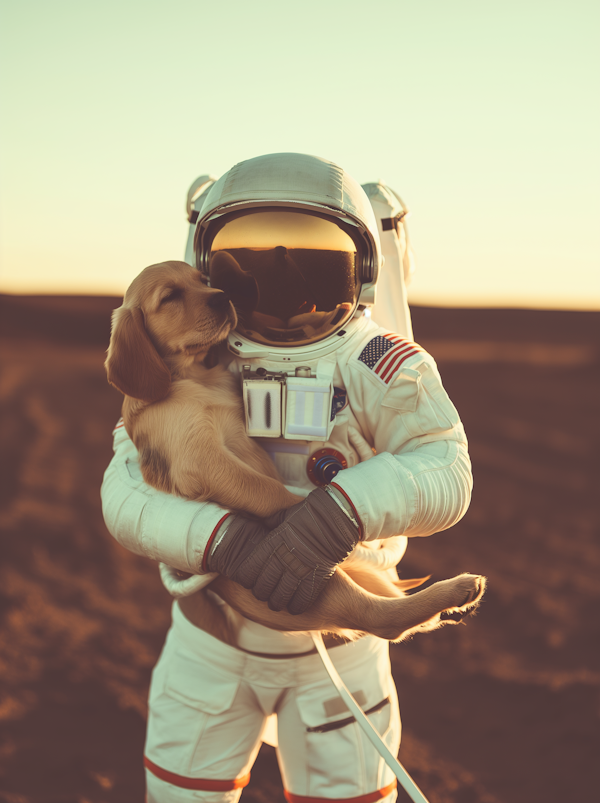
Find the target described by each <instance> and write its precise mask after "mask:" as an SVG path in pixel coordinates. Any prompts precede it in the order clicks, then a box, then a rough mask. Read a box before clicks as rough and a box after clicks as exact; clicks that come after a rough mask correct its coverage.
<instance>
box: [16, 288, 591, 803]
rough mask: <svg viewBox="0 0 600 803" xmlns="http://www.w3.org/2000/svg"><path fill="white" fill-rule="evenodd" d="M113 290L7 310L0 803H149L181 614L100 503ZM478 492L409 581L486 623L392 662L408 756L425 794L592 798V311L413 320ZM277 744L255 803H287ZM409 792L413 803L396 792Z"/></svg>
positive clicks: (447, 800)
mask: <svg viewBox="0 0 600 803" xmlns="http://www.w3.org/2000/svg"><path fill="white" fill-rule="evenodd" d="M118 304H119V300H118V299H116V298H108V297H93V298H92V297H68V298H67V297H18V296H2V297H0V356H1V373H0V404H1V411H2V416H1V423H0V427H1V454H2V475H1V479H2V481H1V483H0V495H1V509H0V527H1V531H2V561H1V564H0V601H1V606H2V628H1V631H0V645H1V648H0V681H1V696H0V718H1V720H2V729H1V733H2V736H1V742H0V801H3V803H138V802H139V803H141V802H142V801H143V796H144V792H143V773H142V765H141V757H142V745H143V735H144V721H145V697H146V692H147V687H148V682H149V676H150V671H151V668H152V666H153V664H154V662H155V660H156V658H157V656H158V653H159V651H160V648H161V644H162V641H163V638H164V634H165V631H166V629H167V627H168V622H169V609H170V604H171V603H170V599H169V597H168V595H167V593H166V592H165V591H164V589H163V588H162V586H161V583H160V580H159V577H158V572H157V569H156V566H155V565H154V564H153V563H152V562H151V561H149V560H146V559H144V558H141V557H137V556H135V555H132V554H130V553H128V552H126V551H125V550H124V549H123V548H122V547H121V546H119V545H118V544H117V543H116V542H115V541H114V540H113V539H112V538H111V536H110V535H109V534H108V532H107V531H106V528H105V526H104V523H103V520H102V515H101V509H100V499H99V489H100V484H101V481H102V474H103V471H104V469H105V467H106V465H107V464H108V462H109V460H110V457H111V440H112V438H111V430H112V427H113V425H114V423H115V422H116V420H117V419H118V417H119V410H120V405H121V398H120V396H119V394H118V393H117V392H116V391H115V390H114V389H112V388H110V387H109V386H108V385H107V383H106V379H105V375H104V370H103V359H104V352H105V349H106V347H107V344H108V336H109V317H110V310H111V309H113V308H114V307H116V306H118ZM413 322H414V328H415V338H416V340H417V341H418V342H420V343H422V344H423V345H424V346H425V347H426V348H428V349H429V350H430V351H431V352H432V353H433V355H434V356H435V357H436V359H437V361H438V364H439V367H440V370H441V373H442V376H443V378H444V382H445V385H446V388H447V390H448V392H449V394H450V396H451V398H452V399H453V400H454V402H455V403H456V406H457V407H458V409H459V411H460V413H461V415H462V418H463V420H464V422H465V426H466V429H467V433H468V435H469V439H470V445H471V454H472V458H473V466H474V476H475V488H474V494H473V501H472V505H471V508H470V510H469V512H468V513H467V515H466V517H465V518H464V519H463V521H461V522H460V523H459V524H458V525H457V526H456V527H454V528H453V529H452V530H450V531H448V532H445V533H441V534H438V535H435V536H432V537H431V538H427V539H413V540H412V541H411V543H410V545H409V549H408V552H407V555H406V558H405V560H404V561H403V562H402V564H401V566H400V571H401V575H402V576H403V577H411V576H423V575H425V574H431V575H432V581H433V580H438V579H443V578H445V577H450V576H452V575H454V574H456V573H458V572H461V571H471V572H476V573H481V574H485V575H486V576H487V577H488V578H489V590H488V592H487V594H486V597H485V600H484V602H483V604H482V605H481V608H480V611H479V613H478V615H477V616H476V617H475V618H472V619H470V620H468V621H467V623H466V624H463V625H460V626H457V627H447V628H445V629H443V630H441V631H439V632H436V633H432V634H426V635H420V636H417V637H415V638H414V639H413V640H411V641H409V642H407V643H404V644H401V645H395V646H393V647H392V660H393V667H394V673H395V677H396V681H397V685H398V689H399V695H400V701H401V710H402V715H403V727H404V733H403V741H402V746H401V750H400V760H401V761H402V762H403V763H404V764H405V766H406V767H407V769H408V770H409V772H410V773H411V774H412V775H413V777H414V778H415V780H416V781H417V783H418V784H419V785H420V786H421V788H422V789H423V791H424V792H425V794H426V795H427V796H428V798H429V800H430V802H431V803H451V802H452V803H572V802H573V803H574V802H575V801H577V802H578V803H593V801H597V800H600V761H599V760H598V757H599V756H600V727H599V725H600V722H599V719H600V696H599V692H600V662H599V660H598V659H599V656H600V637H599V636H600V626H599V620H600V617H599V613H598V611H599V607H600V544H599V542H598V529H599V527H598V525H599V518H600V517H599V515H598V508H599V501H598V499H599V492H598V487H599V483H598V480H599V478H600V477H599V474H600V472H599V469H598V466H599V464H600V461H599V460H598V451H599V447H600V444H599V441H598V435H599V432H600V428H599V425H598V422H599V417H600V375H599V367H600V313H585V312H557V311H556V312H554V311H549V312H546V311H528V310H520V311H519V310H457V309H453V310H444V309H432V308H419V307H416V308H414V309H413ZM283 800H284V798H283V791H282V787H281V782H280V779H279V773H278V770H277V764H276V759H275V754H274V750H273V749H272V748H268V747H263V749H262V751H261V753H260V756H259V759H258V761H257V763H256V765H255V768H254V771H253V775H252V781H251V784H250V786H249V787H248V788H247V789H246V790H245V791H244V793H243V796H242V801H243V803H250V801H255V802H256V803H283ZM407 800H408V797H407V796H406V795H405V794H404V792H402V791H401V792H400V793H399V801H402V803H405V802H406V801H407Z"/></svg>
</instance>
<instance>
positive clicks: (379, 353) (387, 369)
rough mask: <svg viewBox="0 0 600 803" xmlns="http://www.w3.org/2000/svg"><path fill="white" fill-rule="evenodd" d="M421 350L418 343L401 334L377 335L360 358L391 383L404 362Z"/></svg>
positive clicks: (378, 375)
mask: <svg viewBox="0 0 600 803" xmlns="http://www.w3.org/2000/svg"><path fill="white" fill-rule="evenodd" d="M420 351H422V349H421V348H419V346H417V344H416V343H413V342H412V341H411V340H406V338H404V337H400V335H393V334H389V335H377V337H374V338H373V340H370V341H369V342H368V343H367V345H366V346H365V347H364V349H363V350H362V351H361V353H360V357H359V358H358V359H359V360H360V362H363V363H364V364H365V365H366V366H367V368H370V369H371V371H373V373H374V374H375V375H376V376H377V377H379V379H381V381H382V382H383V383H384V384H386V385H389V383H390V381H391V380H392V379H393V378H394V376H395V375H396V372H397V370H398V368H400V366H401V365H402V363H403V362H404V361H405V360H408V358H409V357H413V356H414V355H415V354H418V353H419V352H420Z"/></svg>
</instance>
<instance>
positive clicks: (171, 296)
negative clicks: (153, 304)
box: [159, 287, 183, 307]
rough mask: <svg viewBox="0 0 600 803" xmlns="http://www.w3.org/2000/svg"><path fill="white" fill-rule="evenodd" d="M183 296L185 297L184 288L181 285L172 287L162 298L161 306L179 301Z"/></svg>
mask: <svg viewBox="0 0 600 803" xmlns="http://www.w3.org/2000/svg"><path fill="white" fill-rule="evenodd" d="M181 298H183V289H182V288H181V287H172V288H171V289H170V290H169V291H168V293H167V294H166V295H164V296H163V297H162V298H161V300H160V302H159V307H162V305H163V304H168V303H169V302H171V301H179V300H180V299H181Z"/></svg>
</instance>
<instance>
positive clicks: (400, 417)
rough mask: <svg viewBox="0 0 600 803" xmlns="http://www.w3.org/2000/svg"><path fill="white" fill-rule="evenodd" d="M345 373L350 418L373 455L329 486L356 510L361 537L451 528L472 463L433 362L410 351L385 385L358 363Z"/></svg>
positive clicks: (465, 497)
mask: <svg viewBox="0 0 600 803" xmlns="http://www.w3.org/2000/svg"><path fill="white" fill-rule="evenodd" d="M350 370H351V371H352V390H353V392H352V400H351V405H352V408H353V412H354V414H355V416H356V418H357V420H358V423H359V425H360V428H361V430H362V434H363V436H364V437H365V439H366V440H367V442H368V443H369V445H370V446H371V447H372V448H373V449H374V451H375V452H376V455H375V456H374V457H373V458H371V459H370V460H367V461H365V462H363V463H359V464H358V465H357V466H354V467H353V468H350V469H347V470H346V471H343V472H340V473H339V474H338V476H337V477H336V480H335V483H333V484H334V485H336V486H337V487H338V488H340V490H342V491H343V492H344V493H345V494H346V496H347V497H348V499H349V500H350V501H351V503H352V504H353V506H354V508H355V510H356V512H357V514H358V516H359V518H360V521H361V524H362V529H363V538H364V539H365V540H368V541H370V540H374V539H377V538H388V537H390V536H392V535H400V534H402V535H407V536H426V535H432V534H433V533H436V532H439V531H440V530H445V529H447V528H448V527H452V526H453V525H454V524H456V523H457V522H458V521H459V520H460V519H461V518H462V517H463V516H464V514H465V513H466V511H467V508H468V506H469V502H470V499H471V490H472V487H473V482H472V475H471V462H470V460H469V455H468V447H467V439H466V436H465V432H464V428H463V425H462V423H461V421H460V418H459V416H458V413H457V411H456V408H455V407H454V405H453V404H452V402H451V401H450V399H449V397H448V395H447V393H446V391H445V390H444V388H443V386H442V382H441V378H440V375H439V373H438V370H437V367H436V365H435V362H434V360H433V358H432V357H431V356H430V355H429V354H427V353H426V352H424V351H423V350H421V349H418V348H415V350H414V354H413V355H412V356H411V357H410V358H409V359H407V360H406V361H404V362H403V364H402V365H401V367H400V368H399V369H398V371H397V372H396V373H395V374H394V375H393V376H392V377H390V378H389V379H388V381H387V382H384V381H383V380H381V379H380V378H379V377H378V376H377V375H376V373H375V372H374V371H373V370H371V369H369V368H368V367H367V366H366V365H365V364H364V363H360V361H359V360H354V363H353V364H351V365H350Z"/></svg>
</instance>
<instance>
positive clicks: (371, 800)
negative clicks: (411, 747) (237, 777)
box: [284, 779, 396, 803]
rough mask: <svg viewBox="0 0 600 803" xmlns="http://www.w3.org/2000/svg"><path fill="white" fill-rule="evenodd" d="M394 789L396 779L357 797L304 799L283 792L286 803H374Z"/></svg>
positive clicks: (291, 793)
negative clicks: (381, 787) (387, 784)
mask: <svg viewBox="0 0 600 803" xmlns="http://www.w3.org/2000/svg"><path fill="white" fill-rule="evenodd" d="M395 788H396V779H394V780H393V781H392V782H391V784H389V786H384V787H383V789H377V790H376V791H375V792H368V793H367V794H366V795H359V796H358V797H306V796H305V795H295V794H294V793H293V792H288V791H287V789H286V790H285V791H284V795H285V799H286V800H287V801H288V803H376V801H377V800H383V798H384V797H387V796H388V795H389V794H390V793H391V792H393V791H394V789H395Z"/></svg>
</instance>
